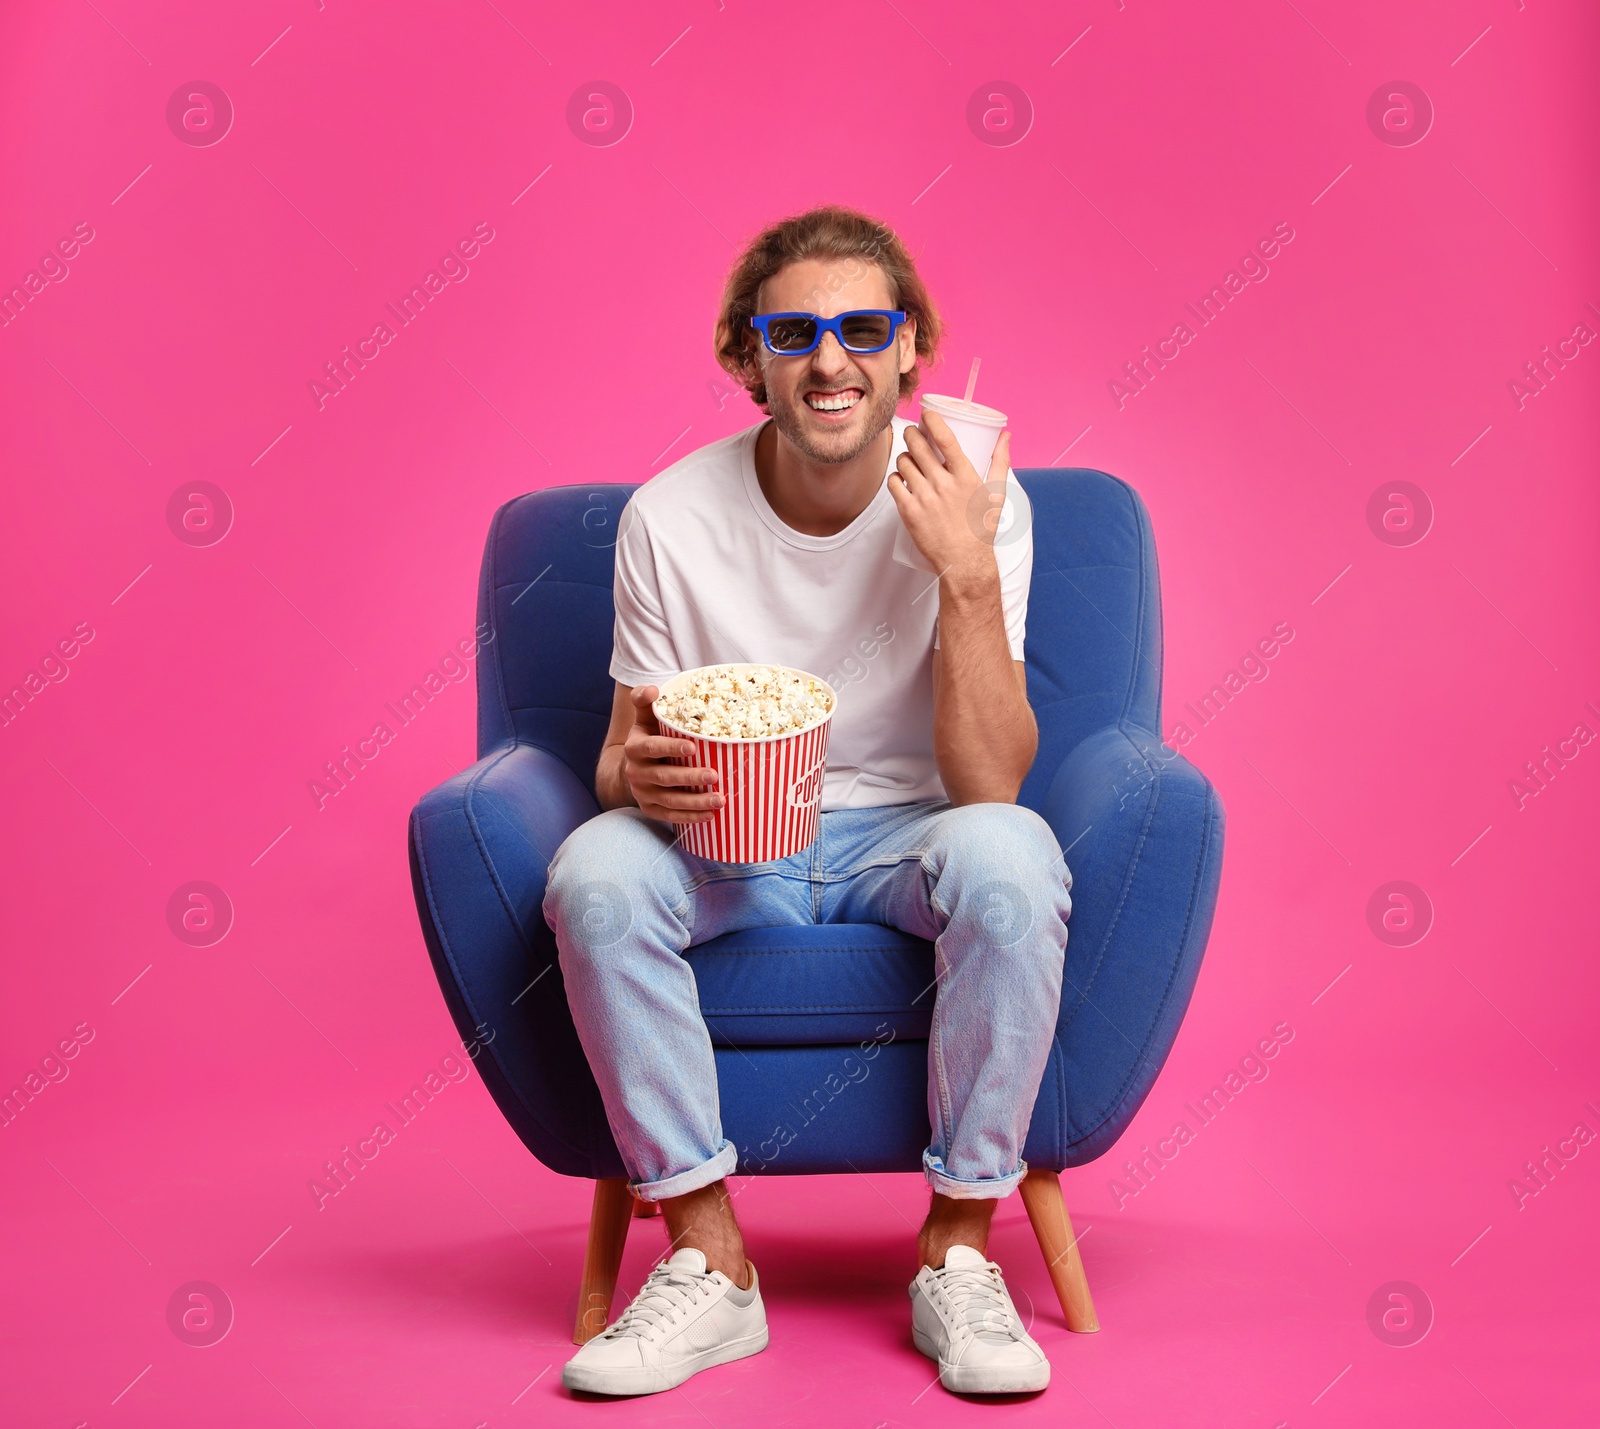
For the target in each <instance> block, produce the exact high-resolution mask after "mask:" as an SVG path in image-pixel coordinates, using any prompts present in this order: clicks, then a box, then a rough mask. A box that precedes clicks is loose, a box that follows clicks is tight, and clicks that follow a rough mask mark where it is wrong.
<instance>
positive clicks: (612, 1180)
mask: <svg viewBox="0 0 1600 1429" xmlns="http://www.w3.org/2000/svg"><path fill="white" fill-rule="evenodd" d="M633 1200H634V1198H633V1194H632V1192H630V1191H629V1190H628V1178H627V1177H626V1176H609V1177H607V1178H606V1179H605V1180H603V1181H596V1182H595V1183H594V1205H593V1207H592V1208H591V1210H590V1212H589V1247H588V1249H587V1250H586V1251H585V1252H584V1256H583V1280H582V1281H581V1282H580V1284H579V1286H578V1323H577V1325H576V1327H575V1328H574V1329H573V1331H572V1338H573V1341H574V1343H576V1344H580V1345H584V1344H588V1342H589V1341H590V1340H592V1339H593V1338H594V1337H595V1336H596V1335H598V1334H599V1333H600V1332H601V1331H602V1330H603V1329H605V1327H606V1324H607V1323H608V1322H609V1321H610V1319H611V1297H612V1296H613V1295H614V1294H615V1293H616V1289H617V1272H618V1271H619V1270H620V1269H621V1268H622V1248H623V1246H625V1245H626V1244H627V1241H628V1221H629V1219H630V1218H631V1217H632V1215H633Z"/></svg>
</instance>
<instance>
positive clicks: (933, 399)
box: [894, 392, 1006, 574]
mask: <svg viewBox="0 0 1600 1429" xmlns="http://www.w3.org/2000/svg"><path fill="white" fill-rule="evenodd" d="M922 410H923V411H925V412H937V413H938V414H939V415H940V416H941V417H943V418H944V419H945V421H946V422H947V423H949V426H950V430H951V432H952V433H954V435H955V439H956V444H957V445H958V446H959V447H960V448H961V450H962V452H963V454H964V455H965V456H966V458H967V460H968V461H970V462H971V463H972V465H973V467H974V468H975V469H976V470H977V473H978V480H979V481H984V482H986V481H988V479H989V463H990V462H991V461H993V460H994V449H995V447H997V446H998V445H999V444H1000V433H1001V432H1003V431H1004V430H1005V425H1006V414H1005V413H1004V412H1001V411H997V410H996V409H995V408H993V407H985V406H984V405H983V404H982V403H981V402H967V401H964V400H963V399H962V398H960V397H941V396H940V395H939V394H938V393H936V392H928V393H925V394H924V395H923V398H922ZM894 558H895V560H897V561H898V562H900V564H901V565H903V566H911V567H912V568H914V569H915V570H919V571H927V572H929V573H930V574H931V573H932V571H933V567H932V566H931V565H929V564H928V558H927V557H926V556H924V555H923V554H922V552H921V551H920V550H918V549H917V543H916V542H915V541H913V540H912V539H911V533H910V532H909V531H908V530H906V528H905V526H904V525H902V526H901V527H900V529H899V531H897V532H896V533H895V538H894Z"/></svg>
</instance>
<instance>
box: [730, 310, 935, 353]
mask: <svg viewBox="0 0 1600 1429" xmlns="http://www.w3.org/2000/svg"><path fill="white" fill-rule="evenodd" d="M864 317H873V318H888V319H889V336H888V337H887V338H886V339H885V340H884V341H883V342H880V343H876V344H874V345H873V346H872V347H852V346H851V345H850V344H849V343H848V342H846V341H845V337H844V320H845V319H846V318H864ZM779 318H805V319H806V320H807V321H809V322H812V323H815V324H816V330H815V332H814V334H813V336H812V339H811V346H810V347H804V348H802V347H774V346H773V345H772V334H771V332H770V331H769V330H768V325H769V324H771V323H773V322H776V321H777V320H778V319H779ZM905 320H906V315H905V313H903V312H901V311H900V310H899V309H898V308H897V309H895V310H894V311H892V312H891V311H890V310H889V309H888V308H856V309H855V310H854V311H852V312H848V313H838V314H836V315H835V316H834V317H831V318H820V317H818V316H817V315H816V314H815V313H760V314H758V315H756V316H754V317H752V318H751V319H750V326H751V327H753V328H755V329H756V330H757V331H758V332H759V333H760V334H761V340H762V342H764V343H766V345H767V351H768V352H771V353H775V354H776V355H777V356H779V357H804V356H805V355H806V354H807V353H810V352H815V351H816V350H817V347H818V346H819V344H820V343H821V342H822V338H823V334H824V333H830V332H831V333H832V334H833V337H834V341H836V342H837V343H838V344H839V346H840V347H842V348H843V349H844V350H845V351H846V352H882V351H883V350H884V348H886V347H888V346H889V344H890V343H892V342H893V341H894V338H895V334H896V333H897V332H899V331H900V324H901V323H903V322H904V321H905Z"/></svg>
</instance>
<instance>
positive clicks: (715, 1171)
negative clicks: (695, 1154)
mask: <svg viewBox="0 0 1600 1429" xmlns="http://www.w3.org/2000/svg"><path fill="white" fill-rule="evenodd" d="M738 1164H739V1153H738V1152H737V1151H736V1150H735V1149H734V1145H733V1143H732V1142H731V1141H728V1140H727V1139H724V1140H723V1143H722V1146H721V1147H720V1148H719V1149H718V1151H717V1154H716V1155H715V1156H713V1157H712V1158H711V1159H710V1160H709V1161H702V1162H701V1163H700V1164H699V1165H698V1166H691V1167H690V1168H689V1169H688V1170H687V1171H680V1172H678V1174H677V1175H675V1176H668V1177H665V1178H664V1179H663V1180H660V1181H635V1182H632V1183H630V1186H629V1189H630V1190H631V1191H632V1192H633V1194H634V1195H636V1196H637V1197H638V1198H639V1199H640V1200H641V1201H665V1200H668V1199H670V1198H671V1197H673V1196H687V1195H688V1194H689V1192H690V1191H698V1190H699V1189H700V1188H701V1187H702V1186H709V1185H710V1184H711V1183H712V1182H713V1181H720V1180H722V1179H723V1177H725V1176H731V1175H732V1174H733V1170H734V1167H736V1166H737V1165H738Z"/></svg>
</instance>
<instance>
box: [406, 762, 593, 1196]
mask: <svg viewBox="0 0 1600 1429" xmlns="http://www.w3.org/2000/svg"><path fill="white" fill-rule="evenodd" d="M597 813H599V806H598V805H597V804H596V802H595V799H594V795H593V794H592V793H591V792H590V790H589V789H588V788H587V787H585V785H584V784H583V783H582V782H581V781H580V780H579V779H578V778H577V776H576V775H575V774H573V772H572V771H571V770H570V769H569V768H568V767H567V766H566V765H565V764H564V763H563V762H562V761H561V760H559V759H557V758H556V757H555V756H554V755H552V754H549V753H547V752H546V751H545V750H543V749H540V748H537V747H536V746H533V745H527V744H510V745H504V746H502V747H501V748H499V749H497V750H494V751H493V752H491V753H490V754H488V755H486V756H485V757H484V758H482V759H480V760H479V761H478V762H477V763H476V764H474V765H472V766H471V767H470V768H468V769H466V770H464V771H463V772H462V773H460V774H458V775H456V776H455V777H454V778H453V779H448V780H446V781H445V782H444V783H443V784H441V785H439V786H438V788H436V789H432V790H430V791H429V792H428V793H427V794H425V795H423V797H422V798H421V799H420V800H418V802H417V805H416V807H415V808H414V809H413V810H412V813H411V825H410V839H409V842H410V851H411V881H412V889H413V892H414V893H415V895H416V902H417V915H418V917H419V919H420V920H421V923H422V931H423V936H424V938H425V939H426V941H427V944H428V953H429V956H430V957H431V958H432V960H433V967H434V972H435V973H436V975H437V976H438V979H439V986H440V988H441V989H442V991H443V993H444V998H445V1003H446V1005H447V1006H448V1007H449V1009H450V1015H451V1018H452V1019H453V1020H454V1022H455V1025H456V1030H457V1031H458V1032H459V1033H460V1036H461V1039H462V1042H463V1044H464V1045H465V1046H466V1047H467V1049H468V1050H469V1052H470V1053H471V1055H472V1056H473V1059H474V1061H475V1063H476V1065H477V1069H478V1073H479V1075H480V1076H481V1077H482V1078H483V1081H484V1085H485V1086H487V1087H488V1088H489V1091H490V1093H491V1095H492V1096H493V1097H494V1099H495V1101H496V1103H497V1104H498V1105H499V1107H500V1110H501V1111H502V1112H503V1113H504V1114H505V1116H506V1119H507V1120H508V1121H510V1123H511V1125H512V1127H513V1128H514V1129H515V1130H516V1132H517V1134H518V1135H519V1136H520V1137H521V1138H522V1140H523V1141H524V1142H525V1143H526V1144H527V1146H528V1149H529V1150H531V1151H532V1152H533V1153H534V1155H536V1156H537V1157H538V1158H539V1159H540V1160H541V1161H543V1162H544V1163H545V1165H547V1166H549V1167H550V1168H551V1169H552V1170H555V1171H559V1172H562V1173H564V1174H567V1175H575V1176H599V1175H615V1174H617V1173H616V1170H615V1167H614V1166H613V1165H612V1162H613V1161H614V1159H615V1154H616V1153H615V1149H614V1147H613V1146H612V1143H611V1139H610V1136H609V1135H608V1134H606V1133H605V1127H606V1123H605V1116H604V1111H603V1109H602V1107H601V1103H600V1099H599V1093H598V1091H597V1089H596V1088H595V1086H594V1083H593V1079H592V1078H591V1077H590V1075H589V1072H588V1063H587V1061H586V1060H585V1059H584V1056H583V1050H582V1047H581V1046H580V1044H579V1042H578V1038H577V1033H576V1031H575V1030H574V1029H573V1026H572V1019H571V1015H570V1014H569V1012H568V1010H567V998H566V989H565V987H564V985H563V984H562V981H561V970H560V967H559V966H558V965H557V959H556V945H555V938H554V936H553V935H552V934H551V932H550V929H549V927H548V926H547V925H546V923H545V921H544V914H543V911H542V904H543V902H544V891H545V881H546V877H547V875H548V872H549V868H550V860H551V859H552V858H554V857H555V853H556V850H557V849H558V848H560V846H561V844H562V842H563V840H565V839H566V837H567V835H568V834H570V833H571V832H572V831H573V829H575V828H577V827H578V825H579V824H581V823H583V822H584V821H585V820H587V819H590V818H592V817H593V816H594V815H595V814H597ZM502 1034H506V1035H502ZM597 1116H598V1120H596V1117H597ZM597 1128H598V1133H599V1134H598V1135H597ZM597 1158H598V1159H597Z"/></svg>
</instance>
